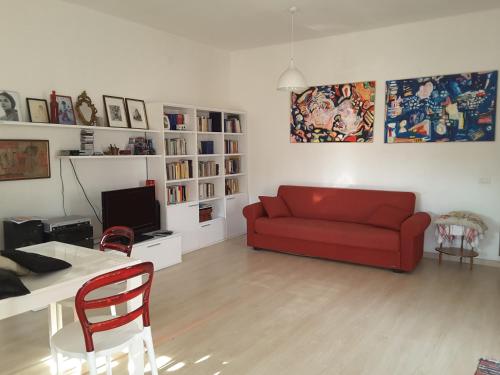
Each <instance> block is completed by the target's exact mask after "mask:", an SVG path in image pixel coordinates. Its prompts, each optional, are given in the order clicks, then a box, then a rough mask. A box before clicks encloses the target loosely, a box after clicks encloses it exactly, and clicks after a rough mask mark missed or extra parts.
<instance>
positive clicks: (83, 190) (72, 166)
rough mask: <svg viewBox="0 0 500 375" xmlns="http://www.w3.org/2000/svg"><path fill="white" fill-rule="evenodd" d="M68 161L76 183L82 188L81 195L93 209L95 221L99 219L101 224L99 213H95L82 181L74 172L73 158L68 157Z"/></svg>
mask: <svg viewBox="0 0 500 375" xmlns="http://www.w3.org/2000/svg"><path fill="white" fill-rule="evenodd" d="M69 162H70V164H71V168H73V173H74V174H75V178H76V181H78V184H79V185H80V187H81V188H82V192H83V195H84V196H85V199H86V200H87V202H88V204H89V206H90V207H91V208H92V211H94V215H95V217H96V218H97V221H99V223H101V224H102V220H101V218H100V217H99V215H97V211H96V209H95V208H94V205H93V204H92V202H91V201H90V199H89V197H88V196H87V193H86V192H85V188H84V187H83V185H82V183H81V182H80V179H79V178H78V174H77V173H76V169H75V166H74V164H73V160H71V159H69Z"/></svg>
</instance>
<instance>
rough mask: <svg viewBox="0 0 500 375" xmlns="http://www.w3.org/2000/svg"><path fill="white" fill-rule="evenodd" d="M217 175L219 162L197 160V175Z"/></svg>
mask: <svg viewBox="0 0 500 375" xmlns="http://www.w3.org/2000/svg"><path fill="white" fill-rule="evenodd" d="M218 175H219V164H218V163H216V162H215V161H211V160H209V161H199V162H198V177H213V176H218Z"/></svg>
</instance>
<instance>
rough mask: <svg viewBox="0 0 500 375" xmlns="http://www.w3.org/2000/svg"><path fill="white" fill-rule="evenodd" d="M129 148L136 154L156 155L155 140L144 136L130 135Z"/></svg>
mask: <svg viewBox="0 0 500 375" xmlns="http://www.w3.org/2000/svg"><path fill="white" fill-rule="evenodd" d="M127 149H128V150H130V152H131V154H134V155H156V150H155V149H154V146H153V140H152V139H146V138H144V137H130V138H129V141H128V145H127Z"/></svg>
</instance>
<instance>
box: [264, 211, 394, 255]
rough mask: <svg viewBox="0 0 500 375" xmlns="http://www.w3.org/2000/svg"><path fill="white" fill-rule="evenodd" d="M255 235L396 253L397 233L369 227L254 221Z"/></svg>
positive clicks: (294, 220)
mask: <svg viewBox="0 0 500 375" xmlns="http://www.w3.org/2000/svg"><path fill="white" fill-rule="evenodd" d="M255 232H257V233H258V234H263V235H269V236H276V237H284V238H290V239H301V240H306V241H313V242H323V243H331V244H339V245H345V246H353V247H362V248H367V249H379V250H387V251H399V245H400V239H399V232H396V231H393V230H389V229H383V228H378V227H374V226H371V225H364V224H356V223H345V222H341V221H327V220H314V219H301V218H296V217H282V218H276V219H270V218H267V217H260V218H258V219H257V220H255Z"/></svg>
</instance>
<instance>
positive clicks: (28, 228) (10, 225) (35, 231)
mask: <svg viewBox="0 0 500 375" xmlns="http://www.w3.org/2000/svg"><path fill="white" fill-rule="evenodd" d="M3 235H4V248H5V250H14V249H17V248H19V247H23V246H30V245H36V244H38V243H42V242H44V239H43V224H42V221H41V220H30V221H26V222H24V223H19V224H17V223H15V222H13V221H10V220H4V222H3Z"/></svg>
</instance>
